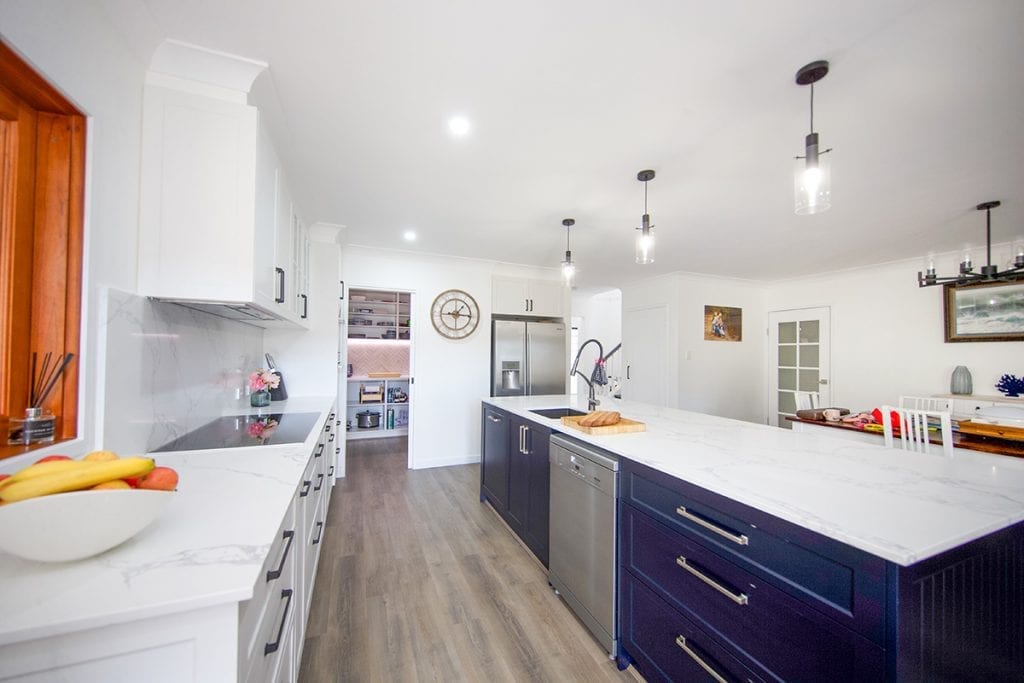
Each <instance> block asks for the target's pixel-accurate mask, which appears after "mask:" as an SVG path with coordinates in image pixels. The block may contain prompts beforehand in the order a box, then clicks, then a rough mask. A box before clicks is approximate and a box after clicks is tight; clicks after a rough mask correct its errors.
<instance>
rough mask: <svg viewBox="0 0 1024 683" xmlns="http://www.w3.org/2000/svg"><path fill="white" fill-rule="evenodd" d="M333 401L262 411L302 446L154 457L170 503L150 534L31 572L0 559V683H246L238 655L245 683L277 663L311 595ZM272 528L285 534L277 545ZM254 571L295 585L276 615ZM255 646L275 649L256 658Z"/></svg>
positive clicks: (271, 584) (298, 401)
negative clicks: (171, 492) (305, 595)
mask: <svg viewBox="0 0 1024 683" xmlns="http://www.w3.org/2000/svg"><path fill="white" fill-rule="evenodd" d="M333 401H334V399H333V397H329V398H328V397H325V398H304V399H303V398H295V399H292V400H289V401H287V402H283V403H275V404H272V406H270V407H268V408H265V409H263V412H264V413H266V414H271V413H282V412H283V413H289V412H316V413H318V417H317V419H316V422H315V424H314V425H313V428H312V430H311V431H310V433H309V435H308V436H307V437H306V438H305V440H304V441H303V442H302V443H294V444H282V445H264V446H258V447H249V448H222V449H211V450H203V451H198V450H197V451H181V452H167V453H156V454H154V455H153V457H154V458H155V460H156V461H157V464H158V465H165V466H170V467H173V468H175V469H176V470H177V471H178V473H179V475H180V482H179V485H178V491H177V492H176V494H175V496H174V499H173V500H172V501H171V502H170V504H169V505H168V506H167V507H166V508H165V509H164V511H163V512H162V514H161V515H160V517H159V518H158V519H157V520H156V521H155V522H154V523H153V524H151V525H150V526H149V527H147V528H146V529H144V530H142V531H141V532H140V533H139V534H137V535H136V536H135V537H134V538H132V539H129V540H128V541H126V542H125V543H123V544H121V545H120V546H117V547H115V548H113V549H111V550H109V551H107V552H105V553H102V554H100V555H97V556H95V557H92V558H87V559H84V560H80V561H77V562H66V563H40V562H32V561H27V560H21V559H19V558H16V557H13V556H11V555H7V554H5V553H2V552H0V603H2V604H3V619H0V679H3V680H7V679H8V678H15V679H17V678H21V677H27V676H29V677H30V676H32V675H37V676H39V675H42V676H46V677H51V678H62V677H63V678H64V679H67V680H86V681H92V680H97V681H98V680H103V681H109V680H149V681H181V680H235V679H236V678H237V679H242V678H245V677H246V674H247V670H246V669H245V667H246V666H247V665H248V663H249V662H248V660H249V657H248V653H249V651H253V652H255V651H256V650H257V648H258V655H259V656H258V657H257V658H256V660H255V665H254V667H255V668H251V669H248V671H249V672H250V673H251V672H257V674H258V672H259V671H260V670H259V669H258V667H259V666H262V665H263V661H262V660H264V659H266V660H270V659H271V657H269V656H268V655H270V654H275V653H278V652H288V648H289V647H292V645H291V643H292V640H293V638H294V637H295V635H296V632H297V631H298V630H300V629H297V628H296V627H295V624H296V620H295V618H294V615H296V614H302V613H303V612H304V611H305V609H304V608H302V607H301V606H300V604H299V603H300V600H299V598H300V593H301V592H302V591H300V590H299V588H298V586H302V587H303V588H306V589H309V590H310V591H311V588H312V584H311V580H310V579H309V578H308V577H304V576H303V574H302V572H303V571H304V572H305V574H307V575H308V574H310V573H311V570H312V569H313V568H314V567H315V559H316V554H315V551H317V550H319V547H318V545H317V544H318V543H319V540H320V539H319V537H318V536H316V535H315V532H316V531H317V527H316V524H317V520H319V524H320V526H319V532H320V533H322V532H323V521H324V517H323V516H322V515H323V512H324V511H326V504H327V503H326V500H327V496H326V494H327V493H328V492H329V490H330V479H329V475H328V469H329V468H328V467H327V466H325V464H324V463H326V461H327V460H329V459H330V458H329V457H328V456H326V455H325V453H326V452H327V451H326V448H327V443H326V442H327V441H328V437H329V436H330V435H331V434H333V430H334V429H336V426H335V424H334V412H333V408H332V406H333ZM256 412H257V411H256V410H255V409H253V410H250V409H249V408H248V407H244V408H240V409H239V410H237V411H235V412H234V413H232V414H252V413H256ZM320 444H324V447H323V448H321V447H320ZM330 447H331V452H333V444H331V446H330ZM318 452H319V455H317V453H318ZM320 475H324V476H323V477H321V476H320ZM310 480H312V483H311V484H310V485H309V486H305V483H306V482H308V481H310ZM314 488H315V489H316V491H315V492H314V491H313V489H314ZM306 489H308V491H306V493H305V494H303V491H304V490H306ZM321 491H322V492H323V494H324V495H320V492H321ZM300 498H301V501H300ZM308 501H319V502H318V503H317V505H315V506H310V505H308V504H307V503H308ZM297 502H298V503H299V504H298V505H297V504H296V503H297ZM15 505H16V503H15ZM317 515H320V516H319V517H318V516H317ZM282 529H283V530H284V531H285V532H288V531H289V530H291V534H292V536H291V537H290V538H289V539H285V540H284V542H282V538H281V535H282ZM306 530H309V531H310V532H311V533H310V534H306V533H304V532H305V531H306ZM313 541H315V542H316V543H313ZM311 543H313V547H312V550H307V547H309V546H310V544H311ZM292 545H294V546H295V547H294V548H292ZM300 558H301V559H300ZM268 564H272V565H274V566H273V567H272V569H274V570H278V569H281V568H284V569H282V570H281V571H280V572H279V576H278V577H277V578H279V579H280V582H285V581H288V582H291V584H295V585H296V589H295V591H294V596H293V593H292V592H291V589H289V594H288V597H289V598H290V599H288V600H285V601H281V604H280V605H279V603H278V601H277V600H272V599H271V598H273V597H276V596H273V595H270V594H269V593H268V591H272V590H274V589H275V587H276V584H277V581H276V580H275V581H270V580H264V574H265V573H266V572H265V569H266V567H267V566H268ZM278 564H280V568H279V567H278ZM304 581H305V584H303V582H304ZM307 592H308V591H307ZM264 597H265V598H266V602H265V604H260V605H258V607H259V609H249V607H250V606H254V605H256V603H259V602H260V600H261V599H263V598H264ZM293 600H294V604H293ZM306 607H308V604H307V605H306ZM286 622H287V623H290V624H291V625H292V626H291V628H290V629H285V628H282V629H281V630H280V631H278V626H279V623H280V626H282V627H283V626H285V625H286ZM267 633H269V634H270V635H269V638H268V639H267V642H271V641H274V640H275V637H276V639H277V641H278V644H277V646H275V647H273V648H266V649H271V650H272V651H273V652H268V653H266V654H265V644H264V641H263V640H262V639H261V638H262V637H263V636H264V635H265V634H267ZM282 637H283V640H282ZM300 642H301V641H300ZM299 644H300V643H295V645H299ZM290 654H291V655H293V658H296V657H297V650H292V652H291V653H290ZM279 658H280V657H279ZM273 673H274V671H273V670H270V671H266V676H265V677H269V676H271V675H272V674H273ZM296 673H297V669H296ZM255 677H256V678H263V677H264V676H262V675H256V676H255ZM293 677H294V676H290V675H283V676H282V678H293ZM33 680H35V679H34V678H33Z"/></svg>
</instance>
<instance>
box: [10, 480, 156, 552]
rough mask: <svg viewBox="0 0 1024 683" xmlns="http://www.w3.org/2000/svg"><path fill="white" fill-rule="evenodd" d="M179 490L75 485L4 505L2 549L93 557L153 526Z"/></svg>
mask: <svg viewBox="0 0 1024 683" xmlns="http://www.w3.org/2000/svg"><path fill="white" fill-rule="evenodd" d="M173 495H174V492H173V491H150V490H144V489H132V490H124V489H120V490H119V489H111V490H107V491H75V492H73V493H56V494H53V495H50V496H40V497H39V498H30V499H28V500H21V501H18V502H17V503H7V504H6V505H0V550H4V551H6V552H9V553H11V554H12V555H17V556H18V557H23V558H25V559H26V560H38V561H40V562H67V561H69V560H81V559H83V558H86V557H92V556H93V555H98V554H100V553H102V552H103V551H105V550H110V549H111V548H113V547H114V546H116V545H119V544H121V543H124V542H125V541H127V540H128V539H129V538H131V537H132V536H134V535H135V534H137V533H139V532H140V531H142V530H143V529H145V528H146V527H147V526H149V525H150V523H152V522H153V520H155V519H156V518H157V517H158V516H159V515H160V512H161V511H162V510H163V509H164V506H165V505H167V503H169V502H170V501H171V497H172V496H173Z"/></svg>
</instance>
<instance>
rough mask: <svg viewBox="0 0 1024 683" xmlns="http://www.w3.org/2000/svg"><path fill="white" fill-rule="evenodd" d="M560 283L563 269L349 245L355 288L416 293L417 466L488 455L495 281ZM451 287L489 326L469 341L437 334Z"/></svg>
mask: <svg viewBox="0 0 1024 683" xmlns="http://www.w3.org/2000/svg"><path fill="white" fill-rule="evenodd" d="M492 275H506V276H511V277H524V278H540V279H556V277H557V271H555V270H554V269H544V268H526V267H522V266H514V265H509V264H502V263H495V262H493V261H480V260H475V259H459V258H449V257H444V256H429V255H419V254H415V253H411V252H403V251H397V250H395V251H392V250H386V249H370V248H366V247H359V246H353V245H348V246H346V247H345V253H344V256H343V258H342V279H343V280H345V285H346V287H347V288H353V287H356V288H358V287H371V288H374V287H376V288H381V289H397V290H404V291H410V292H412V293H413V300H412V364H413V367H412V373H413V376H414V377H415V378H416V383H415V385H414V386H413V387H412V390H411V392H410V393H411V400H412V418H411V421H410V438H409V447H410V449H411V450H412V451H413V460H414V463H413V465H414V467H416V468H417V469H420V468H424V467H440V466H444V465H454V464H461V463H467V462H476V461H478V460H479V458H480V401H481V399H483V398H485V397H486V396H488V395H489V393H490V365H491V330H490V319H491V276H492ZM447 289H461V290H463V291H466V292H468V293H469V294H470V295H472V297H473V298H474V299H476V302H477V304H478V305H479V306H480V314H481V322H480V325H479V326H478V327H477V329H476V331H475V332H474V333H473V334H472V335H470V336H469V338H467V339H461V340H457V341H452V340H449V339H446V338H444V337H441V335H439V334H438V333H437V332H435V331H434V328H433V325H432V324H431V322H430V306H431V304H432V303H433V301H434V298H435V297H436V296H437V295H438V294H440V293H441V292H443V291H445V290H447Z"/></svg>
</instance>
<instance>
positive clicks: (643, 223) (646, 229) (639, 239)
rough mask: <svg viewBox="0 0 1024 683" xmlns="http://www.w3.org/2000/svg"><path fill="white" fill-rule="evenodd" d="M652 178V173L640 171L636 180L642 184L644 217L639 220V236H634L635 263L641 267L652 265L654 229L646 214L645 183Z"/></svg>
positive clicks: (649, 216) (649, 217) (648, 215)
mask: <svg viewBox="0 0 1024 683" xmlns="http://www.w3.org/2000/svg"><path fill="white" fill-rule="evenodd" d="M653 178H654V171H651V170H646V171H640V172H639V173H637V174H636V179H637V180H639V181H640V182H642V183H643V184H644V215H643V218H641V220H640V227H639V228H637V230H639V231H640V234H639V235H637V236H636V262H637V263H639V264H641V265H647V264H648V263H654V233H653V232H651V230H652V229H653V228H654V226H653V225H651V215H650V214H649V213H647V182H648V181H650V180H652V179H653Z"/></svg>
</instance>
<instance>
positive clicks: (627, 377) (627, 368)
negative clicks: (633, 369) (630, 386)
mask: <svg viewBox="0 0 1024 683" xmlns="http://www.w3.org/2000/svg"><path fill="white" fill-rule="evenodd" d="M629 368H630V366H628V365H627V366H626V379H629Z"/></svg>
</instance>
